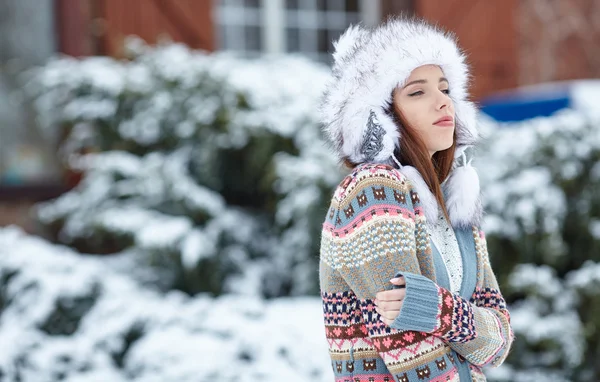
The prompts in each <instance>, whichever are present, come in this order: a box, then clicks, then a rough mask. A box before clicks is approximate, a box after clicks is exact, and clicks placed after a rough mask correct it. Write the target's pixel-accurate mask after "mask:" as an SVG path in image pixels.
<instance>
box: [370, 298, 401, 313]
mask: <svg viewBox="0 0 600 382" xmlns="http://www.w3.org/2000/svg"><path fill="white" fill-rule="evenodd" d="M375 306H376V307H377V308H378V309H379V310H381V311H384V312H385V311H388V310H400V307H401V306H402V300H395V301H380V302H378V303H377V304H375Z"/></svg>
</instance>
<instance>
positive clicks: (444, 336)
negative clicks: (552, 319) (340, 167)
mask: <svg viewBox="0 0 600 382" xmlns="http://www.w3.org/2000/svg"><path fill="white" fill-rule="evenodd" d="M455 232H456V236H457V239H458V241H459V246H460V249H461V254H462V256H463V271H464V275H463V281H462V286H461V291H460V293H457V294H453V293H451V292H450V291H449V279H448V274H447V272H446V271H445V269H444V264H443V260H442V259H441V256H440V255H439V252H438V251H437V250H436V249H435V248H432V245H431V241H430V238H429V235H428V232H427V222H426V220H425V216H424V214H423V207H422V206H421V204H420V200H419V196H418V195H417V193H416V192H415V191H414V189H413V188H412V185H411V183H410V182H409V181H408V180H407V179H406V178H405V177H404V176H403V175H402V174H401V173H400V172H399V171H398V170H395V169H393V168H392V167H389V166H386V165H378V164H366V165H361V166H359V167H357V168H356V169H355V170H354V171H353V172H352V173H351V174H350V175H348V176H347V177H346V178H345V179H344V180H343V181H342V183H341V184H340V186H339V187H338V188H337V190H336V191H335V193H334V196H333V198H332V202H331V206H330V208H329V211H328V213H327V216H326V220H325V222H324V224H323V231H322V238H321V253H320V285H321V296H322V300H323V312H324V321H325V332H326V337H327V341H328V343H329V354H330V357H331V360H332V367H333V371H334V375H335V381H336V382H346V381H348V382H384V381H386V382H392V381H393V382H413V381H415V382H421V381H469V380H472V381H485V376H484V375H483V373H482V371H481V367H482V366H485V365H493V366H497V365H500V364H501V363H502V362H503V361H504V359H505V358H506V356H507V355H508V351H509V348H510V346H511V343H512V341H513V332H512V329H511V327H510V316H509V313H508V310H507V309H506V304H505V301H504V299H503V298H502V295H501V293H500V291H499V289H498V283H497V281H496V278H495V276H494V273H493V272H492V269H491V267H490V262H489V258H488V253H487V248H486V242H485V236H484V235H483V233H482V232H481V231H480V230H479V229H478V228H477V227H472V229H465V230H456V231H455ZM400 274H401V275H403V276H404V277H405V279H406V297H405V299H404V302H403V306H402V309H401V311H400V315H399V316H398V317H397V319H396V320H395V321H394V322H393V324H392V325H390V326H388V325H386V324H385V323H384V322H383V321H381V320H380V316H379V314H378V313H377V312H376V311H375V307H374V304H373V300H374V298H375V294H376V293H377V292H378V291H382V290H389V289H392V288H393V287H394V286H393V285H392V284H391V283H390V281H389V280H390V279H391V278H393V277H395V276H398V275H400Z"/></svg>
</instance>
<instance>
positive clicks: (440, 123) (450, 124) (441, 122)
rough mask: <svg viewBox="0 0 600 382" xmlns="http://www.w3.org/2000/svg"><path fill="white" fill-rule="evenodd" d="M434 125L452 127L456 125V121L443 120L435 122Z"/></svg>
mask: <svg viewBox="0 0 600 382" xmlns="http://www.w3.org/2000/svg"><path fill="white" fill-rule="evenodd" d="M434 125H436V126H446V127H452V126H454V121H450V120H443V121H439V122H436V123H434Z"/></svg>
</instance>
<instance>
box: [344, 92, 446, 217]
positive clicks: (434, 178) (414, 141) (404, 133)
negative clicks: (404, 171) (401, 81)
mask: <svg viewBox="0 0 600 382" xmlns="http://www.w3.org/2000/svg"><path fill="white" fill-rule="evenodd" d="M392 100H393V97H392ZM386 112H387V114H388V115H389V116H390V117H391V118H392V119H393V120H394V122H395V123H396V126H398V129H399V131H400V136H401V139H400V148H396V150H395V151H394V155H395V156H396V159H398V161H399V162H400V163H401V164H402V165H403V166H404V165H408V166H412V167H414V168H415V169H416V170H417V171H418V172H419V174H421V176H422V177H423V180H424V181H425V184H427V186H428V187H429V190H430V191H431V193H432V194H433V196H434V197H435V199H436V200H437V203H438V205H439V206H440V207H441V208H442V212H443V213H444V216H445V217H446V219H448V221H449V220H450V218H449V216H448V210H447V209H446V204H445V203H444V194H443V192H442V186H441V184H442V182H443V181H444V180H445V179H446V178H447V177H448V175H449V174H450V171H451V170H452V163H453V161H454V152H455V151H456V128H455V129H454V139H453V142H452V146H450V147H449V148H447V149H446V150H443V151H438V152H436V153H435V154H433V156H432V157H431V158H430V157H429V150H427V146H426V145H425V142H423V140H422V139H421V137H420V136H419V135H418V134H417V132H416V131H415V129H414V128H412V127H411V126H409V125H408V123H407V122H406V119H405V118H404V116H403V115H402V113H401V112H400V110H398V108H397V106H396V104H395V103H394V102H393V101H392V102H391V103H390V105H389V107H388V109H387V110H386ZM344 164H345V165H346V166H348V167H350V168H353V167H356V166H357V165H358V163H353V162H351V161H350V160H349V159H348V158H345V159H344Z"/></svg>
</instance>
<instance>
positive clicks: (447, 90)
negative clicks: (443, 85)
mask: <svg viewBox="0 0 600 382" xmlns="http://www.w3.org/2000/svg"><path fill="white" fill-rule="evenodd" d="M442 93H444V94H450V89H444V90H442Z"/></svg>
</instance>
